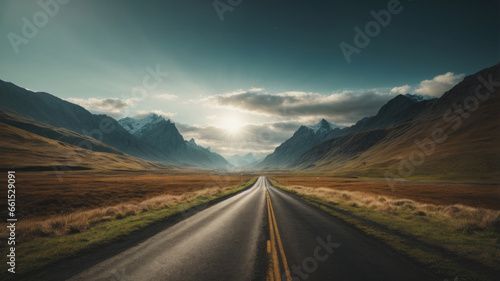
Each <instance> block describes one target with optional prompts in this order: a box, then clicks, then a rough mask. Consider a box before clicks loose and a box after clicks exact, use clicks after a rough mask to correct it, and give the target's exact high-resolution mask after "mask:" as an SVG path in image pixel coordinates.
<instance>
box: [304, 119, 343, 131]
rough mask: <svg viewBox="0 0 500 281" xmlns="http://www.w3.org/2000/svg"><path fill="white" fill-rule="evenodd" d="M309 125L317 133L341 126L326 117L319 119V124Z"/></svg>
mask: <svg viewBox="0 0 500 281" xmlns="http://www.w3.org/2000/svg"><path fill="white" fill-rule="evenodd" d="M307 127H308V128H309V129H311V130H313V132H314V133H315V134H317V133H318V132H319V133H324V132H328V131H330V130H333V129H336V128H339V126H337V125H335V124H332V123H330V122H328V121H326V120H325V119H321V121H319V123H318V124H315V125H311V126H307Z"/></svg>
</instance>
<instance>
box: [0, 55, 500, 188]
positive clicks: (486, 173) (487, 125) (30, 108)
mask: <svg viewBox="0 0 500 281" xmlns="http://www.w3.org/2000/svg"><path fill="white" fill-rule="evenodd" d="M495 81H500V64H497V65H494V66H492V67H490V68H486V69H484V70H481V71H479V72H478V73H475V74H473V75H469V76H466V77H465V78H464V79H463V81H461V82H460V83H458V84H457V85H455V86H454V87H453V88H452V89H450V90H449V91H447V92H445V93H444V94H443V95H442V96H441V97H440V98H434V99H429V98H428V97H423V96H418V95H410V94H406V95H397V96H395V97H394V98H392V99H391V100H389V101H388V102H387V103H386V104H385V105H383V106H382V107H381V108H380V110H379V111H378V112H377V114H376V115H374V116H369V117H365V118H363V119H361V120H359V121H358V122H356V123H355V124H354V125H352V126H350V127H341V126H337V125H334V124H332V123H330V122H328V121H326V120H325V119H322V120H321V121H320V122H319V123H317V124H315V125H313V126H305V125H304V126H300V128H299V129H298V130H297V131H296V132H295V133H294V134H293V135H292V137H291V138H289V139H288V140H286V141H285V142H283V143H282V144H281V145H279V146H278V147H277V148H276V149H275V150H274V152H273V153H271V154H269V155H267V156H266V157H265V158H264V159H263V160H262V161H261V162H259V161H257V160H256V159H255V157H254V155H253V154H251V153H250V154H246V155H244V156H240V155H233V156H230V157H228V159H229V160H230V161H227V160H226V159H224V157H222V156H221V155H219V154H217V153H215V152H212V151H210V148H209V147H208V148H205V147H202V146H200V145H198V144H197V143H196V141H195V140H194V139H190V140H189V141H187V140H185V139H184V138H183V136H182V135H181V134H180V133H179V131H178V130H177V127H176V125H175V123H174V122H172V121H171V120H167V119H165V118H163V117H162V116H159V115H156V114H150V115H147V116H137V117H127V118H123V119H121V120H119V121H116V120H114V119H113V118H111V117H109V116H106V115H102V114H100V115H96V114H92V113H90V112H89V111H87V110H86V109H84V108H83V107H81V106H79V105H76V104H73V103H70V102H68V101H65V100H62V99H60V98H57V97H55V96H53V95H50V94H48V93H43V92H33V91H29V90H27V89H24V88H21V87H18V86H16V85H14V84H12V83H8V82H4V81H1V80H0V126H1V128H2V131H1V132H0V137H1V144H2V146H1V147H2V155H3V156H4V159H3V164H2V165H1V166H0V168H2V169H7V168H9V167H14V166H16V167H17V168H19V169H42V170H48V169H53V168H54V167H60V166H61V167H62V166H64V167H69V168H71V169H93V168H96V167H98V166H100V167H110V168H112V169H121V168H120V167H122V168H123V169H151V168H164V167H169V168H170V169H176V168H178V167H192V166H196V167H203V168H210V169H232V168H234V167H238V168H246V169H249V168H250V169H255V168H257V169H260V170H265V171H300V172H311V173H321V174H328V175H332V176H360V177H378V178H380V177H385V178H387V179H390V180H393V179H428V180H434V179H437V180H447V181H455V180H459V181H475V182H494V181H498V179H499V178H500V147H499V146H498V143H499V142H500V119H499V118H498V113H497V112H498V108H499V106H500V104H499V103H500V97H499V96H500V94H499V93H500V90H499V87H498V83H497V82H495ZM11 158H12V159H11ZM13 159H14V160H15V161H14V160H13ZM230 162H231V163H232V164H231V163H230ZM56 169H59V168H56Z"/></svg>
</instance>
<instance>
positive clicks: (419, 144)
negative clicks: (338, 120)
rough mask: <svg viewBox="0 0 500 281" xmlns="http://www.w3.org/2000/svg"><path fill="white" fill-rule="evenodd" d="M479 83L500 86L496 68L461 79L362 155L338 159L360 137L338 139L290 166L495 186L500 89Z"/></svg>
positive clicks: (499, 161)
mask: <svg viewBox="0 0 500 281" xmlns="http://www.w3.org/2000/svg"><path fill="white" fill-rule="evenodd" d="M490 78H491V79H490ZM484 79H488V80H493V81H495V80H496V81H500V65H498V64H497V65H495V66H493V67H491V68H488V69H485V70H482V71H480V72H478V73H476V74H474V75H470V76H467V77H465V78H464V79H463V81H462V82H460V83H459V84H457V85H456V86H455V87H453V88H452V89H451V90H449V91H448V92H446V93H444V94H443V96H442V97H441V98H439V99H438V100H436V101H435V102H433V104H432V105H431V106H429V107H428V108H426V109H425V110H423V111H422V112H421V113H420V114H419V115H417V116H416V117H415V118H414V119H413V120H411V121H409V122H405V123H403V124H400V125H396V126H393V127H390V128H388V129H387V135H386V136H385V137H384V138H382V139H381V140H379V141H378V142H376V143H375V144H374V145H373V146H370V147H368V146H367V147H365V148H366V149H365V150H360V151H357V153H355V154H351V155H350V156H349V157H348V158H346V157H344V158H339V157H338V155H339V151H342V147H345V146H351V145H355V143H354V144H353V143H350V142H351V141H352V140H353V139H356V140H357V141H359V139H360V138H361V139H363V138H365V137H364V136H363V135H362V134H358V135H356V137H355V138H354V137H353V138H352V139H345V138H344V139H342V138H339V139H335V140H332V141H331V144H332V146H331V147H327V149H326V151H322V153H324V154H325V156H324V157H316V158H314V156H307V154H312V155H317V151H318V150H319V149H320V148H321V147H324V146H325V145H322V146H321V147H319V148H313V149H312V150H309V151H307V152H305V153H304V154H303V155H302V156H301V161H299V162H297V163H295V164H294V165H293V166H294V168H295V169H307V170H309V171H315V172H326V173H329V174H335V175H350V176H369V177H387V179H389V180H397V179H427V180H434V179H437V180H448V181H469V182H471V181H472V182H498V181H499V180H500V148H499V146H498V143H500V118H499V115H498V108H500V97H499V96H500V89H499V88H498V87H497V88H495V87H494V86H490V87H489V89H488V88H487V87H485V86H481V85H483V83H482V82H481V81H484ZM477 87H482V88H481V91H480V92H479V93H480V94H481V95H480V96H479V97H483V96H484V98H483V100H480V99H479V98H477V96H476V89H477ZM489 90H493V91H492V92H489ZM488 93H489V94H488ZM474 101H476V102H477V103H475V102H474ZM455 104H456V105H457V107H456V108H454V105H455ZM460 108H461V110H462V111H460ZM364 142H366V143H369V140H364Z"/></svg>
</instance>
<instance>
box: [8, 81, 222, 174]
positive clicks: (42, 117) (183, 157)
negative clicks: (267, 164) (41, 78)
mask: <svg viewBox="0 0 500 281" xmlns="http://www.w3.org/2000/svg"><path fill="white" fill-rule="evenodd" d="M147 118H149V119H150V120H148V119H147ZM147 118H146V119H141V120H135V121H138V122H139V121H140V122H143V123H144V124H142V125H141V126H140V130H138V131H136V130H133V128H131V127H130V124H128V123H126V121H127V120H122V124H124V125H126V128H124V127H122V125H121V124H120V122H118V121H116V120H115V119H113V118H111V117H109V116H107V115H102V114H99V115H96V114H92V113H90V112H89V111H87V110H86V109H85V108H83V107H81V106H79V105H76V104H73V103H70V102H68V101H65V100H62V99H60V98H58V97H55V96H53V95H50V94H48V93H43V92H32V91H29V90H26V89H24V88H21V87H18V86H16V85H14V84H12V83H8V82H4V81H1V80H0V121H1V122H4V123H5V124H8V125H10V126H14V127H16V128H18V129H22V130H25V131H28V132H30V133H34V134H38V135H40V136H42V137H46V138H49V139H52V140H57V141H59V142H65V143H68V144H71V145H76V146H80V147H81V148H83V149H87V150H91V151H98V152H106V153H113V154H119V155H121V154H124V153H125V154H128V155H130V156H133V157H137V158H141V159H145V160H151V161H157V162H163V163H169V164H176V165H180V166H185V165H188V166H200V167H206V168H215V169H226V168H227V167H230V165H231V164H230V163H229V162H227V161H226V160H225V159H224V158H223V157H222V156H220V155H218V154H217V153H214V152H210V151H209V150H208V149H205V148H202V147H200V146H197V145H193V144H191V143H189V142H187V141H185V140H184V139H183V137H182V135H181V134H180V133H179V131H178V130H177V128H176V127H175V124H174V123H171V122H170V120H168V121H167V120H165V119H163V118H162V117H160V116H157V115H151V116H149V117H147ZM128 120H129V121H130V122H132V121H133V120H134V119H133V118H129V119H128Z"/></svg>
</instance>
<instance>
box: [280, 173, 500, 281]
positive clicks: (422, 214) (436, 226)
mask: <svg viewBox="0 0 500 281" xmlns="http://www.w3.org/2000/svg"><path fill="white" fill-rule="evenodd" d="M271 182H272V183H273V185H274V186H275V187H278V188H280V189H283V190H285V191H288V192H291V193H294V194H296V195H298V196H300V197H301V198H302V199H304V200H305V201H307V202H309V203H310V204H312V205H314V206H316V207H318V208H320V209H322V210H323V211H325V212H327V213H329V214H331V215H332V216H334V217H336V218H339V219H341V220H343V221H345V222H346V223H348V224H350V225H352V226H354V227H356V228H357V229H359V230H361V231H363V232H364V233H366V234H368V235H370V236H372V237H374V238H376V239H378V240H380V241H382V242H384V243H385V244H387V245H388V246H390V247H391V248H393V249H395V250H396V251H398V252H400V253H402V254H404V255H406V256H408V257H410V258H411V259H413V260H415V261H416V262H418V263H419V264H421V265H423V266H425V267H427V268H429V269H430V270H432V271H433V272H435V273H436V274H438V275H440V276H442V277H443V279H444V278H448V279H449V280H453V279H454V278H455V277H458V278H459V280H489V279H488V277H487V276H488V275H491V274H492V273H494V272H495V271H496V272H497V273H498V271H499V270H500V230H499V228H498V224H499V212H498V211H492V210H485V209H474V208H470V207H465V206H460V205H452V206H437V205H431V204H420V203H418V202H415V201H412V200H405V199H394V198H390V197H387V196H385V197H384V196H377V195H371V194H366V193H359V192H347V191H338V190H334V189H326V188H307V187H298V186H284V185H282V184H280V183H279V182H277V181H276V180H273V179H271Z"/></svg>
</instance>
